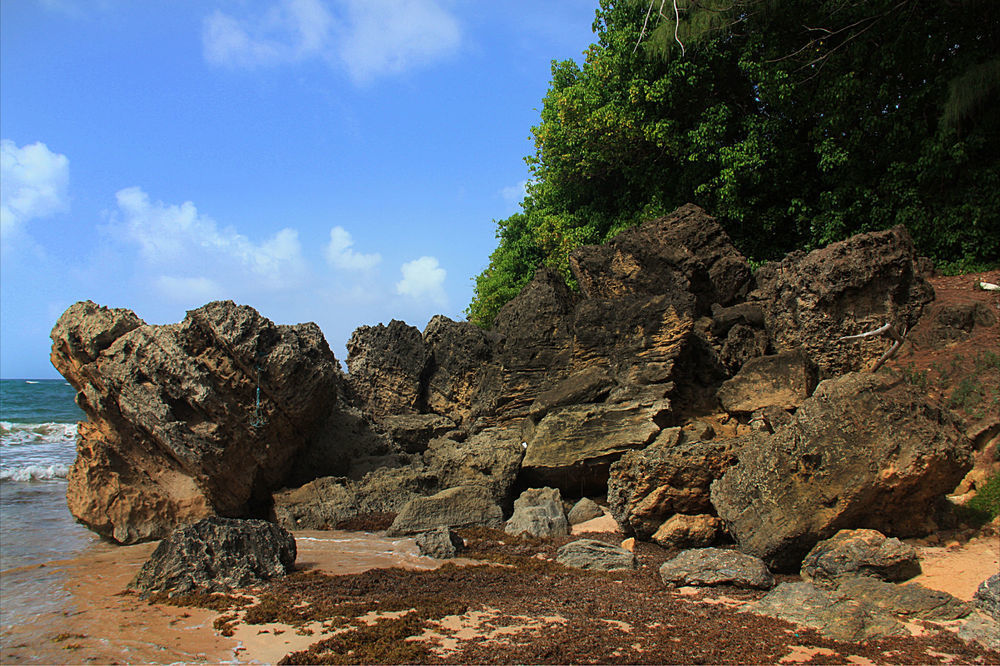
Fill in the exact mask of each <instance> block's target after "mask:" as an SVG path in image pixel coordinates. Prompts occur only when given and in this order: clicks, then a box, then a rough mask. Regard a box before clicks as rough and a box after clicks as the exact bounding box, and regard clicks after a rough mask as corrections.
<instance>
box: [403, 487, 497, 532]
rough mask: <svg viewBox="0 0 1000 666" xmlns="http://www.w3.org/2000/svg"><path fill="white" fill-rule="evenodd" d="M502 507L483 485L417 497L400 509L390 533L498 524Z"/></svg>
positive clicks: (450, 489)
mask: <svg viewBox="0 0 1000 666" xmlns="http://www.w3.org/2000/svg"><path fill="white" fill-rule="evenodd" d="M502 522H503V510H501V509H500V506H499V505H498V504H497V503H496V502H495V501H494V500H493V497H492V495H491V494H490V492H489V490H487V489H486V488H484V487H483V486H459V487H457V488H449V489H448V490H442V491H441V492H439V493H437V494H435V495H431V496H430V497H416V498H414V499H412V500H410V501H409V502H407V503H406V505H405V506H404V507H403V508H402V510H400V512H399V515H398V516H396V519H395V520H394V521H393V522H392V525H390V526H389V529H388V530H387V531H386V534H387V535H388V536H405V535H408V534H417V533H418V532H426V531H427V530H431V529H435V528H438V527H473V526H479V525H482V526H486V527H499V526H500V524H501V523H502Z"/></svg>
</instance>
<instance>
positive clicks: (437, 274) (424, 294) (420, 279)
mask: <svg viewBox="0 0 1000 666" xmlns="http://www.w3.org/2000/svg"><path fill="white" fill-rule="evenodd" d="M400 271H401V272H402V274H403V279H402V280H400V281H399V282H397V283H396V293H397V294H399V295H400V296H409V297H411V298H414V299H427V300H429V301H431V302H432V303H434V304H435V305H440V306H444V305H446V304H447V302H448V297H447V295H446V294H445V291H444V279H445V276H446V275H447V272H446V271H445V270H444V269H443V268H441V265H440V264H439V263H438V260H437V259H436V258H434V257H420V258H419V259H414V260H413V261H408V262H407V263H405V264H403V265H402V266H401V267H400Z"/></svg>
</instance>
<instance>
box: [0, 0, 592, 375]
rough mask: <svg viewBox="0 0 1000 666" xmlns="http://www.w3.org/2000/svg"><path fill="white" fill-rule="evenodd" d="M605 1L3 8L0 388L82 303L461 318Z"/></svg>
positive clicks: (166, 313)
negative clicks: (561, 86) (554, 78)
mask: <svg viewBox="0 0 1000 666" xmlns="http://www.w3.org/2000/svg"><path fill="white" fill-rule="evenodd" d="M596 6H597V2H596V0H544V1H543V2H539V1H538V0H501V1H500V2H487V1H484V0H267V1H265V0H259V1H258V0H143V1H142V2H134V1H131V0H3V2H0V149H2V154H0V377H4V378H55V377H58V374H57V373H56V371H55V370H54V369H53V368H52V366H51V364H50V362H49V349H50V346H51V341H50V340H49V337H48V336H49V332H50V331H51V329H52V326H53V325H54V324H55V322H56V320H57V319H58V318H59V316H60V315H61V314H62V312H63V311H65V309H66V308H67V307H69V306H70V305H71V304H73V303H75V302H76V301H80V300H92V301H94V302H96V303H98V304H100V305H106V306H109V307H125V308H129V309H131V310H133V311H134V312H135V313H136V314H138V315H139V316H140V317H141V318H142V319H143V320H145V321H146V322H147V323H150V324H164V323H171V322H176V321H180V320H181V319H183V317H184V314H185V312H186V311H187V310H190V309H193V308H196V307H199V306H201V305H204V304H205V303H207V302H209V301H213V300H219V299H231V300H234V301H236V302H237V303H241V304H247V305H251V306H253V307H255V308H256V309H257V310H258V311H260V312H261V313H262V314H263V315H265V316H266V317H268V318H270V319H272V320H273V321H274V322H276V323H279V324H294V323H298V322H304V321H314V322H316V323H317V324H319V326H320V327H321V328H322V329H323V332H324V334H325V335H326V338H327V341H328V342H329V344H330V347H331V349H332V350H333V352H334V354H335V355H336V357H337V358H338V359H340V360H341V361H343V360H345V358H346V356H347V352H346V349H345V347H344V345H345V343H346V342H347V340H348V339H349V338H350V335H351V333H352V332H353V331H354V330H355V329H356V328H357V327H358V326H361V325H374V324H378V323H380V322H381V323H388V322H389V321H390V320H392V319H401V320H404V321H406V322H407V323H409V324H411V325H414V326H417V327H418V328H420V329H423V328H424V326H425V325H426V323H427V321H428V320H429V319H430V318H431V317H432V316H433V315H434V314H445V315H447V316H449V317H451V318H453V319H456V320H458V319H464V314H463V312H464V310H465V308H466V306H467V305H468V303H469V301H470V300H471V297H472V290H473V284H474V283H473V278H474V277H475V275H477V274H478V273H479V272H481V271H482V270H483V269H484V268H485V267H486V265H487V263H488V260H489V255H490V253H491V252H492V250H493V249H494V248H495V247H496V242H497V241H496V225H495V223H494V221H495V220H497V219H503V218H506V217H508V216H509V215H511V214H512V213H514V212H517V210H518V204H519V202H520V201H521V199H522V197H523V193H524V184H525V182H526V180H527V178H528V177H529V172H528V168H527V166H526V165H525V164H524V161H523V158H524V156H526V155H529V154H532V153H533V150H534V149H533V144H532V142H531V140H530V129H531V127H532V126H533V125H536V124H538V120H539V111H538V110H539V109H540V108H541V101H542V97H543V96H544V94H545V92H546V90H547V89H548V85H549V81H550V74H551V69H550V66H551V61H553V60H565V59H575V60H577V61H578V62H580V61H582V54H583V51H584V50H585V49H586V48H587V46H588V45H589V44H590V43H591V42H592V41H593V40H594V35H593V33H592V31H591V24H592V23H593V20H594V12H595V9H596Z"/></svg>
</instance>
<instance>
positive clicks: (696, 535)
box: [653, 513, 722, 548]
mask: <svg viewBox="0 0 1000 666" xmlns="http://www.w3.org/2000/svg"><path fill="white" fill-rule="evenodd" d="M721 530H722V521H721V520H719V519H718V517H716V516H710V515H708V514H700V515H697V516H688V515H686V514H683V513H678V514H674V515H673V516H671V517H670V518H668V519H667V520H666V521H665V522H664V523H663V524H662V525H660V528H659V529H658V530H656V532H655V533H654V534H653V541H655V542H656V543H657V544H659V545H661V546H663V547H664V548H705V547H707V546H711V545H712V544H713V543H714V542H715V540H716V539H718V537H719V532H720V531H721Z"/></svg>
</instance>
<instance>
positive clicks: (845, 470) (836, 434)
mask: <svg viewBox="0 0 1000 666" xmlns="http://www.w3.org/2000/svg"><path fill="white" fill-rule="evenodd" d="M734 446H735V448H736V449H737V450H738V458H739V461H738V463H737V464H736V465H734V466H731V467H729V468H728V470H727V471H726V472H725V474H724V475H723V476H722V478H721V479H719V480H717V481H715V482H714V483H713V484H712V489H711V500H712V504H713V505H714V506H715V508H716V510H717V512H718V515H719V517H720V518H722V519H723V521H724V522H725V523H726V527H727V530H728V531H729V534H730V535H731V536H733V538H734V539H735V540H736V542H737V544H739V547H740V550H742V551H744V552H746V553H750V554H752V555H756V556H757V557H761V558H763V559H764V561H765V562H767V563H768V565H769V566H770V567H771V568H772V569H778V570H786V571H797V570H798V565H799V564H800V563H801V561H802V558H803V557H804V556H805V555H806V553H808V551H809V550H810V549H811V548H812V547H813V546H814V545H816V543H817V542H818V541H820V540H822V539H826V538H829V537H831V536H833V535H834V534H835V533H836V532H837V531H838V530H840V529H852V528H861V527H864V528H870V529H877V530H879V531H880V532H882V533H883V534H887V535H890V536H900V537H907V536H920V535H922V534H926V533H928V532H929V531H931V530H932V528H933V527H934V526H933V524H932V523H931V522H930V516H932V515H933V513H934V511H933V507H934V506H935V505H936V504H937V502H938V501H939V500H940V498H941V497H943V496H944V495H945V494H947V493H948V492H950V491H951V489H953V488H954V487H955V486H956V485H957V484H958V482H959V481H961V479H962V477H963V476H964V474H965V472H966V471H967V470H968V469H969V467H970V466H971V452H970V448H971V445H970V443H969V441H968V440H967V439H966V438H965V437H964V436H963V435H962V434H961V433H960V432H959V430H958V428H957V427H956V426H955V424H954V422H953V421H952V419H951V417H950V416H948V415H947V414H945V413H944V412H942V411H941V410H939V409H937V408H935V407H933V406H931V405H930V404H929V403H928V402H927V400H926V398H925V396H924V395H923V394H922V392H920V391H919V390H918V389H917V388H915V387H913V386H911V385H908V384H906V383H904V382H900V381H897V380H893V379H892V378H891V377H889V376H887V375H884V374H881V375H872V374H866V373H864V374H863V373H856V374H849V375H845V376H843V377H838V378H836V379H830V380H827V381H824V382H822V383H820V385H819V386H818V387H817V388H816V391H815V392H814V394H813V396H812V397H811V398H809V399H808V400H806V401H805V402H803V403H802V406H801V407H799V409H798V411H797V412H796V414H795V417H794V419H793V421H792V422H791V423H790V424H788V425H786V426H784V427H783V428H779V429H778V430H777V431H776V432H775V433H774V434H772V435H766V434H763V433H752V434H750V435H746V436H744V437H741V438H738V440H737V442H736V443H735V444H734ZM609 492H610V489H609Z"/></svg>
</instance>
